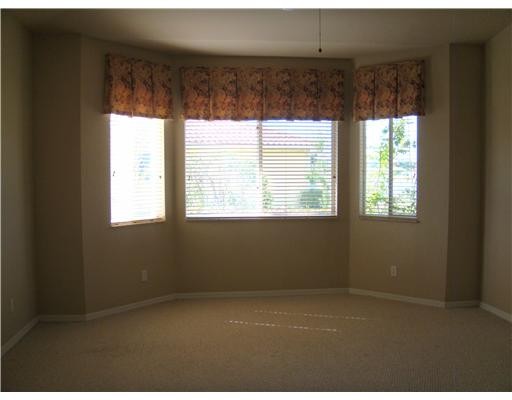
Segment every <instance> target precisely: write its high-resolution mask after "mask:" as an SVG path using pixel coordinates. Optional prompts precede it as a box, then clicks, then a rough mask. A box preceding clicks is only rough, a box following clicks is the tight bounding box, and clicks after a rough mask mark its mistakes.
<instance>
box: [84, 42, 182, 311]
mask: <svg viewBox="0 0 512 400" xmlns="http://www.w3.org/2000/svg"><path fill="white" fill-rule="evenodd" d="M108 52H112V53H118V54H123V55H127V56H133V57H141V58H145V59H148V60H152V61H155V62H165V63H168V64H171V65H172V64H174V62H173V58H172V57H170V56H167V55H165V54H162V53H155V52H151V51H144V50H141V49H136V48H133V47H128V46H122V45H118V44H114V43H109V42H104V41H99V40H94V39H89V38H82V42H81V76H80V85H81V91H80V93H81V98H80V106H79V107H80V109H79V111H80V121H81V126H80V134H79V136H77V138H79V140H80V143H81V189H82V198H81V199H82V227H83V232H82V234H83V262H84V271H85V297H86V309H87V312H93V311H98V310H102V309H105V308H109V307H114V306H119V305H123V304H128V303H132V302H136V301H141V300H145V299H149V298H153V297H159V296H163V295H167V294H170V293H173V292H174V289H175V287H176V283H175V271H174V251H175V246H174V237H173V223H174V221H175V220H176V215H175V213H174V210H173V201H172V199H173V197H172V190H171V188H172V187H173V180H172V177H173V168H172V167H173V162H174V160H173V157H172V154H173V148H172V144H173V141H172V136H173V132H172V131H171V129H170V128H171V123H170V122H168V123H167V124H166V131H165V136H166V140H165V146H166V148H165V151H166V159H165V162H166V171H165V175H166V210H167V212H166V216H167V220H166V222H164V223H157V224H147V225H138V226H123V227H116V228H112V227H110V223H109V216H110V175H109V170H110V167H109V151H110V150H109V117H108V116H107V115H104V114H102V109H101V108H102V104H103V77H104V70H105V62H104V60H105V54H106V53H108ZM142 269H146V270H147V271H148V281H147V282H141V270H142Z"/></svg>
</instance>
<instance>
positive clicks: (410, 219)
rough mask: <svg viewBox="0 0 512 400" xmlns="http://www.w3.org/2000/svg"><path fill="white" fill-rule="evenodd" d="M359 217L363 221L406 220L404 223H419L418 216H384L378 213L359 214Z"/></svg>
mask: <svg viewBox="0 0 512 400" xmlns="http://www.w3.org/2000/svg"><path fill="white" fill-rule="evenodd" d="M359 219H361V220H363V221H375V222H406V223H413V224H419V222H420V220H419V219H418V217H394V216H390V217H385V216H379V215H375V216H373V215H359Z"/></svg>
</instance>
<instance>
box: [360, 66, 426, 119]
mask: <svg viewBox="0 0 512 400" xmlns="http://www.w3.org/2000/svg"><path fill="white" fill-rule="evenodd" d="M424 76H425V72H424V62H423V61H421V60H420V61H405V62H401V63H396V64H385V65H376V66H368V67H361V68H358V69H357V70H356V72H355V75H354V121H364V120H367V119H379V118H391V117H403V116H406V115H425V82H424Z"/></svg>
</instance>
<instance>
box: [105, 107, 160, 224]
mask: <svg viewBox="0 0 512 400" xmlns="http://www.w3.org/2000/svg"><path fill="white" fill-rule="evenodd" d="M113 115H116V116H119V117H129V116H127V115H122V114H108V130H109V134H108V206H107V209H108V225H109V227H110V228H120V227H127V226H137V225H148V224H158V223H163V222H166V220H167V178H166V177H167V162H166V135H165V132H166V120H162V185H163V191H162V194H163V216H162V217H159V218H145V219H136V220H130V221H119V222H112V123H111V118H112V116H113ZM137 118H146V117H137ZM147 119H152V118H147Z"/></svg>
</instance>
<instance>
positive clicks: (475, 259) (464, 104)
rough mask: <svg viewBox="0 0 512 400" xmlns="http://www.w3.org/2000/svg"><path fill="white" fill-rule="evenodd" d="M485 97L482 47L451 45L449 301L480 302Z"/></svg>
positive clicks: (447, 288) (447, 282)
mask: <svg viewBox="0 0 512 400" xmlns="http://www.w3.org/2000/svg"><path fill="white" fill-rule="evenodd" d="M483 99H484V48H483V46H482V45H461V44H456V45H450V216H449V222H448V224H449V225H448V261H447V270H446V300H448V301H463V300H478V299H480V272H481V260H482V228H481V219H482V218H481V214H482V213H481V208H482V202H481V193H482V156H483V151H482V148H483V130H484V126H483V125H484V100H483Z"/></svg>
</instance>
